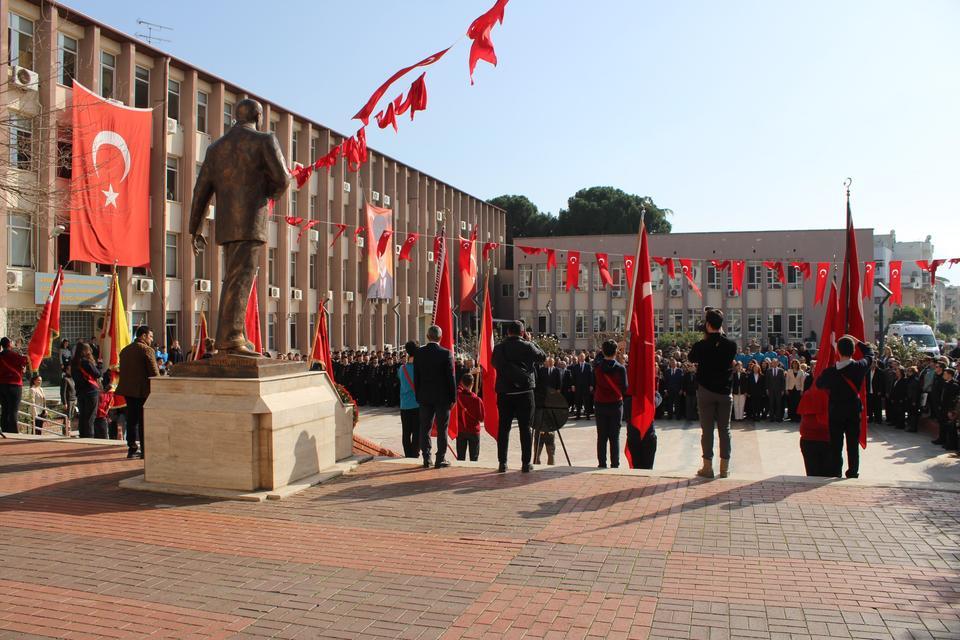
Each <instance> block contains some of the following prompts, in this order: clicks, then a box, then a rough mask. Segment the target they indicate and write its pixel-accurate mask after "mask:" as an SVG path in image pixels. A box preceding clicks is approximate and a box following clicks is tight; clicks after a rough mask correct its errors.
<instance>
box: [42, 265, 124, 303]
mask: <svg viewBox="0 0 960 640" xmlns="http://www.w3.org/2000/svg"><path fill="white" fill-rule="evenodd" d="M35 277H36V282H35V286H34V287H33V302H34V304H38V305H42V304H44V303H46V301H47V292H48V291H50V287H51V286H52V285H53V281H54V279H56V277H57V274H56V272H50V273H47V272H46V271H38V272H37V273H36V276H35ZM110 282H111V279H110V278H109V277H106V278H105V277H103V276H80V275H77V274H74V273H65V274H63V284H62V285H61V287H60V304H61V305H63V306H64V307H105V306H107V302H108V300H109V298H110Z"/></svg>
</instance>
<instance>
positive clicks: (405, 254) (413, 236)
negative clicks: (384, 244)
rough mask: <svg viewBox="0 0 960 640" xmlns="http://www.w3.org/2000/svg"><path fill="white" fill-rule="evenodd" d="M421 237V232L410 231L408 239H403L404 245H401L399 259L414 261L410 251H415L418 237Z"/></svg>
mask: <svg viewBox="0 0 960 640" xmlns="http://www.w3.org/2000/svg"><path fill="white" fill-rule="evenodd" d="M419 237H420V234H419V233H410V234H408V235H407V239H406V240H404V241H403V246H402V247H400V257H399V258H397V260H398V261H400V260H406V261H407V262H413V258H411V257H410V252H411V251H413V245H415V244H417V238H419Z"/></svg>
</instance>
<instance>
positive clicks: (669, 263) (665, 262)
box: [653, 257, 677, 279]
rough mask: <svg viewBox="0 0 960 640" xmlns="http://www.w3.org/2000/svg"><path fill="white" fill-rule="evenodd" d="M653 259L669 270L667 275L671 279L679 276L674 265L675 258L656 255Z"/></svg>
mask: <svg viewBox="0 0 960 640" xmlns="http://www.w3.org/2000/svg"><path fill="white" fill-rule="evenodd" d="M653 261H654V262H656V263H657V264H658V265H660V266H661V267H664V268H665V269H666V270H667V277H668V278H670V279H673V278H676V277H677V270H676V268H675V267H674V266H673V258H657V257H654V258H653Z"/></svg>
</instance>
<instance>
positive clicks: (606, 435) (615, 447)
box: [593, 340, 627, 469]
mask: <svg viewBox="0 0 960 640" xmlns="http://www.w3.org/2000/svg"><path fill="white" fill-rule="evenodd" d="M617 349H618V347H617V343H616V342H614V341H613V340H607V341H605V342H604V343H603V348H602V351H601V355H600V356H599V357H598V358H597V360H596V361H595V362H594V365H593V376H594V383H593V407H594V410H595V413H596V416H597V463H598V464H597V467H598V468H600V469H606V468H607V445H608V444H609V446H610V466H611V467H612V468H614V469H616V468H617V467H619V466H620V423H621V422H622V421H623V395H624V393H626V391H627V369H626V367H624V366H623V365H622V364H620V363H619V362H617Z"/></svg>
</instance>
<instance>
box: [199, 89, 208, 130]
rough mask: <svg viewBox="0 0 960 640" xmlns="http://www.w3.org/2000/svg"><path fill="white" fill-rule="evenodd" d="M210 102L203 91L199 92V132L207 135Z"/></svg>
mask: <svg viewBox="0 0 960 640" xmlns="http://www.w3.org/2000/svg"><path fill="white" fill-rule="evenodd" d="M209 100H210V96H208V95H207V94H206V93H204V92H203V91H197V131H199V132H200V133H207V102H208V101H209Z"/></svg>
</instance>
